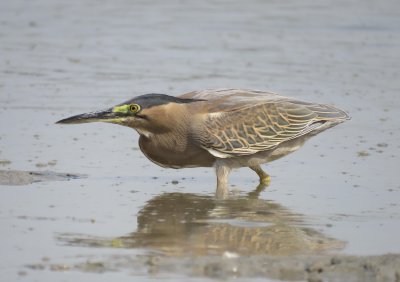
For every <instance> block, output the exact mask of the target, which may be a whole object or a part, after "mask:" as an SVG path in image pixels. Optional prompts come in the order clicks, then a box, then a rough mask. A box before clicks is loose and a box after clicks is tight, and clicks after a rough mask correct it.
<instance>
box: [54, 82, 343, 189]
mask: <svg viewBox="0 0 400 282" xmlns="http://www.w3.org/2000/svg"><path fill="white" fill-rule="evenodd" d="M347 119H349V116H348V115H347V113H346V112H344V111H342V110H340V109H338V108H336V107H334V106H330V105H324V104H318V103H309V102H304V101H300V100H296V99H291V98H288V97H284V96H281V95H278V94H274V93H269V92H263V91H253V90H241V89H216V90H203V91H194V92H190V93H186V94H184V95H181V96H179V97H173V96H169V95H165V94H146V95H142V96H138V97H135V98H133V99H131V100H129V101H127V102H125V103H122V104H119V105H117V106H115V107H112V108H109V109H106V110H102V111H96V112H91V113H86V114H81V115H76V116H73V117H70V118H66V119H63V120H60V121H58V122H57V123H61V124H77V123H87V122H98V121H102V122H111V123H115V124H119V125H124V126H128V127H131V128H133V129H135V130H136V131H137V132H138V133H139V134H140V138H139V146H140V149H141V150H142V152H143V153H144V154H145V155H146V157H147V158H149V159H150V160H151V161H153V162H154V163H156V164H157V165H160V166H162V167H169V168H184V167H212V166H214V167H215V169H216V173H217V196H225V195H226V194H227V192H228V189H227V182H228V175H229V173H230V171H231V169H232V168H238V167H249V168H250V169H252V170H253V171H254V172H256V173H257V175H258V176H259V178H260V185H261V186H262V185H264V186H265V185H267V184H268V183H269V179H270V177H269V175H268V174H267V173H266V172H264V170H263V169H262V168H261V166H260V165H261V164H264V163H267V162H270V161H273V160H276V159H279V158H281V157H283V156H286V155H287V154H289V153H291V152H294V151H296V150H297V149H298V148H300V147H301V146H302V145H303V144H304V142H305V141H306V140H308V139H309V138H310V137H312V136H314V135H316V134H318V133H320V132H322V131H324V130H326V129H328V128H330V127H333V126H335V125H337V124H339V123H342V122H344V121H346V120H347Z"/></svg>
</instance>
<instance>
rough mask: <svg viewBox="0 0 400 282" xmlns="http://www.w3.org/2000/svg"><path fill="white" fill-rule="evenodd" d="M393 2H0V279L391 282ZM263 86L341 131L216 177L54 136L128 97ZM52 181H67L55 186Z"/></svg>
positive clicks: (396, 66)
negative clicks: (263, 175)
mask: <svg viewBox="0 0 400 282" xmlns="http://www.w3.org/2000/svg"><path fill="white" fill-rule="evenodd" d="M399 11H400V5H399V4H398V2H396V1H391V0H385V1H379V2H364V1H360V0H353V1H344V2H338V1H319V2H315V1H314V2H313V1H308V0H307V1H300V2H299V1H289V2H282V1H268V2H263V1H250V2H246V4H243V3H242V2H240V1H229V2H228V1H226V2H225V1H222V2H212V1H211V2H210V1H208V2H198V3H191V2H182V1H168V2H163V1H134V2H129V1H128V2H126V1H119V0H118V1H113V2H109V3H108V2H96V1H92V0H87V1H84V2H72V3H71V2H68V3H67V2H65V3H56V2H52V1H48V0H37V1H28V2H23V1H19V0H18V1H3V2H2V3H0V54H1V55H0V72H1V76H0V184H1V186H0V220H1V221H0V226H1V227H0V229H1V232H0V239H1V240H0V250H1V251H2V254H3V255H2V259H0V269H1V277H2V280H3V279H4V280H5V281H16V280H27V281H58V280H65V281H81V280H85V281H102V280H104V281H110V280H117V281H126V280H130V281H131V280H138V281H139V280H140V281H149V280H154V279H159V278H162V279H163V280H171V281H206V280H208V279H209V278H212V279H226V278H227V277H231V278H233V277H236V278H237V279H238V280H239V281H241V280H243V281H249V280H250V281H258V280H261V279H263V281H265V279H269V280H271V281H274V280H308V281H399V280H400V278H399V277H400V272H399V270H398V269H400V266H399V256H400V239H399V235H398V234H400V206H399V205H400V204H399V200H398V199H399V198H400V175H399V173H398V168H399V165H400V163H399V156H400V145H399V140H400V133H399V132H400V131H399V129H400V128H399V125H398V120H399V118H400V113H399V108H400V96H399V91H400V81H399V79H398V78H399V70H400V53H399V50H400V31H399V28H398V27H399V26H400V14H399ZM221 87H229V88H231V87H232V88H233V87H235V88H249V89H261V90H270V91H274V92H278V93H281V94H283V95H287V96H290V97H294V98H298V99H302V100H308V101H313V102H321V103H330V104H334V105H336V106H338V107H339V108H343V109H345V110H347V111H348V112H349V113H350V115H351V117H352V120H350V121H348V122H346V123H344V124H341V125H339V126H337V127H335V128H333V129H331V130H328V131H326V132H324V133H322V134H321V135H318V136H317V137H315V138H313V139H311V140H310V141H308V142H307V143H306V145H305V146H304V147H303V148H302V149H301V150H299V151H298V152H296V153H294V154H292V155H290V156H288V157H285V158H284V159H281V160H278V161H276V162H273V163H270V164H268V165H265V166H264V167H265V169H266V170H267V171H268V173H269V174H271V176H272V181H271V185H270V186H269V187H268V188H267V189H266V190H257V189H256V187H257V183H256V180H257V178H255V175H254V173H253V172H252V171H250V170H248V169H240V170H237V171H235V172H234V173H233V175H232V177H231V178H230V184H231V191H232V194H231V197H230V198H229V199H227V200H225V201H217V200H215V199H214V197H213V194H214V191H215V176H214V172H213V171H212V170H211V169H207V168H204V169H203V168H199V169H183V170H168V169H163V168H160V167H157V166H155V165H154V164H152V163H151V162H150V161H148V160H147V159H146V158H145V157H144V156H143V155H142V154H141V152H140V150H139V148H138V145H137V138H138V136H137V134H136V133H135V132H134V131H133V130H131V129H128V128H123V127H118V126H113V125H108V124H88V125H79V126H78V125H77V126H60V125H55V124H54V122H56V121H57V120H59V119H61V118H65V117H68V116H70V115H73V114H79V113H83V112H87V111H91V110H97V109H102V108H106V107H109V106H111V105H115V104H118V103H120V102H122V101H125V100H127V99H129V98H131V97H133V96H135V95H140V94H144V93H154V92H155V93H167V94H171V95H179V94H181V93H185V92H188V91H192V90H199V89H205V88H221ZM61 180H67V181H61Z"/></svg>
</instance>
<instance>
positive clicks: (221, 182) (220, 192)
mask: <svg viewBox="0 0 400 282" xmlns="http://www.w3.org/2000/svg"><path fill="white" fill-rule="evenodd" d="M215 172H216V174H217V191H216V192H215V196H216V197H217V198H219V199H223V198H226V196H227V195H228V175H229V173H230V172H231V168H230V167H229V166H227V165H225V164H223V163H220V162H218V161H217V163H216V165H215Z"/></svg>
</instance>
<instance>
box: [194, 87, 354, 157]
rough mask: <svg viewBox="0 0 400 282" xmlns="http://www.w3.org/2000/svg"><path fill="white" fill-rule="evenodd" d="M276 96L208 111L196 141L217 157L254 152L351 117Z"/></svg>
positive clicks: (273, 146)
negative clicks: (220, 109)
mask: <svg viewBox="0 0 400 282" xmlns="http://www.w3.org/2000/svg"><path fill="white" fill-rule="evenodd" d="M273 95H275V96H270V97H269V98H271V99H264V101H262V100H260V101H256V102H255V101H252V104H253V105H251V104H250V103H244V104H245V105H244V106H242V105H240V107H239V108H237V107H233V106H232V107H225V108H224V109H223V111H218V112H209V113H207V114H206V115H205V117H204V120H203V122H202V123H201V125H198V128H197V130H194V132H195V133H194V138H195V140H196V141H197V142H199V144H200V146H202V147H203V148H205V149H206V150H208V151H209V152H210V153H211V154H213V155H214V156H217V157H222V158H227V157H234V156H243V155H251V154H254V153H257V152H260V151H266V150H270V149H273V148H275V147H276V146H278V145H279V144H281V143H282V142H285V141H288V140H291V139H294V138H297V137H300V136H303V135H306V134H308V133H310V132H311V131H314V130H318V128H320V127H322V126H323V124H324V123H327V122H331V123H333V124H336V123H339V122H341V121H344V120H345V119H347V118H348V116H347V114H346V113H345V112H343V111H341V110H339V109H337V108H335V107H333V106H328V105H320V104H311V103H306V102H301V101H296V100H291V99H289V98H286V97H283V96H279V95H276V94H273ZM231 104H232V105H233V103H231ZM215 107H221V106H220V105H219V106H218V105H215ZM227 108H228V109H230V110H227Z"/></svg>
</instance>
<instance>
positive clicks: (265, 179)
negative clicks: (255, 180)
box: [250, 165, 271, 186]
mask: <svg viewBox="0 0 400 282" xmlns="http://www.w3.org/2000/svg"><path fill="white" fill-rule="evenodd" d="M250 168H251V169H252V170H254V171H255V173H257V175H258V176H259V177H260V184H261V185H265V186H268V185H269V184H270V183H271V177H270V176H269V175H268V174H267V173H266V172H265V171H263V169H262V168H261V166H260V165H255V166H250Z"/></svg>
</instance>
